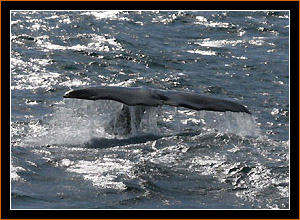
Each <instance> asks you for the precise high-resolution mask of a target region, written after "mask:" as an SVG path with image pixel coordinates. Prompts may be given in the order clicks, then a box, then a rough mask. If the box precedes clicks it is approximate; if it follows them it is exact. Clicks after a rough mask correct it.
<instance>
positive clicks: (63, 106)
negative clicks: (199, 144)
mask: <svg viewBox="0 0 300 220" xmlns="http://www.w3.org/2000/svg"><path fill="white" fill-rule="evenodd" d="M141 107H142V110H141ZM121 109H122V104H121V103H118V102H115V101H106V100H101V101H89V100H76V99H68V100H65V101H64V102H61V103H59V105H58V106H57V110H56V111H55V112H54V113H53V115H52V116H51V119H50V120H49V122H48V124H47V125H46V126H47V127H46V128H45V127H44V129H42V130H43V132H42V133H41V134H40V135H39V136H38V137H37V138H36V139H35V141H37V142H38V143H39V144H42V143H47V144H69V145H82V144H85V143H88V142H89V141H90V140H91V139H95V138H96V139H99V138H100V139H101V138H105V139H124V138H125V139H126V138H130V137H134V136H141V135H145V134H146V135H148V134H154V135H158V134H159V135H176V134H179V133H184V132H199V133H203V132H221V133H233V134H236V135H239V136H243V137H244V136H251V137H258V136H260V135H261V132H260V129H259V127H258V126H257V123H256V122H255V119H254V118H253V116H251V115H249V114H245V113H231V112H225V113H219V112H206V111H200V112H197V111H193V110H188V109H183V108H177V107H175V108H174V107H165V106H162V107H147V106H129V107H128V109H129V112H128V114H129V117H130V118H129V119H128V120H127V121H126V120H124V117H125V116H124V115H120V112H121ZM125 123H127V126H129V127H130V130H129V132H125V131H128V130H126V129H127V128H126V127H122V126H124V124H125ZM40 126H42V125H40ZM44 126H45V125H44ZM39 130H41V129H39Z"/></svg>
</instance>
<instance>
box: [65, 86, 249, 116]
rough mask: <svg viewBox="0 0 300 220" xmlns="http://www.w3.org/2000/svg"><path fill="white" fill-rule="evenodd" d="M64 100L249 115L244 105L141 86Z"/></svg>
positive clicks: (73, 94)
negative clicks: (99, 100) (169, 106)
mask: <svg viewBox="0 0 300 220" xmlns="http://www.w3.org/2000/svg"><path fill="white" fill-rule="evenodd" d="M64 98H76V99H87V100H98V99H106V100H115V101H118V102H121V103H123V104H126V105H128V106H135V105H146V106H159V105H171V106H178V107H185V108H189V109H193V110H197V111H201V110H207V111H218V112H226V111H231V112H245V113H248V114H251V113H250V111H249V110H248V109H247V108H246V107H245V106H243V105H241V104H239V103H236V102H233V101H229V100H226V99H220V98H216V97H211V96H206V95H200V94H197V93H191V92H183V91H175V90H160V89H150V88H141V87H117V86H100V87H92V88H85V89H78V90H71V91H69V92H67V93H66V94H65V95H64Z"/></svg>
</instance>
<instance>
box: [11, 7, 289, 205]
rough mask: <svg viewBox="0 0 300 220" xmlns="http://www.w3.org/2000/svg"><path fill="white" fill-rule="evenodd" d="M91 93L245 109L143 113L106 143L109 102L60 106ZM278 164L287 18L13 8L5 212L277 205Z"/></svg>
mask: <svg viewBox="0 0 300 220" xmlns="http://www.w3.org/2000/svg"><path fill="white" fill-rule="evenodd" d="M97 85H102V86H103V85H104V86H124V87H135V86H141V87H148V88H158V89H172V90H179V91H189V92H196V93H199V94H205V95H211V96H215V97H219V98H226V99H230V100H234V101H236V102H239V103H241V104H243V105H245V106H246V107H247V108H248V109H249V110H250V112H251V113H252V114H251V115H249V114H245V113H231V112H225V113H224V112H223V113H220V112H210V111H199V112H197V111H194V110H190V109H186V108H181V107H171V106H160V107H147V109H146V113H145V114H144V116H143V118H142V120H141V124H140V126H139V127H138V128H137V129H134V130H132V131H131V133H130V134H127V135H121V134H111V133H108V132H107V130H106V127H107V126H108V124H109V122H110V121H111V120H113V119H114V118H116V114H117V111H118V110H119V109H120V108H121V107H122V105H121V104H120V103H118V102H115V101H107V100H106V101H104V100H99V101H88V100H76V99H64V98H63V95H64V93H65V92H67V91H69V90H70V89H76V88H85V87H92V86H97ZM134 108H135V107H130V110H131V111H132V110H134ZM132 120H134V119H132ZM289 168H290V167H289V13H288V12H287V11H251V12H250V11H249V12H247V11H12V12H11V208H12V209H288V208H289V206H290V204H289V197H290V194H289V178H290V176H289Z"/></svg>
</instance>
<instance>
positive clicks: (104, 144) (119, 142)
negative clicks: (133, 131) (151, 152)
mask: <svg viewBox="0 0 300 220" xmlns="http://www.w3.org/2000/svg"><path fill="white" fill-rule="evenodd" d="M162 137H163V136H159V135H153V134H147V135H142V136H134V137H129V138H121V139H109V138H92V139H91V140H90V141H89V142H87V143H86V144H85V147H87V148H109V147H115V146H125V145H131V144H142V143H145V142H147V141H155V140H158V139H160V138H162Z"/></svg>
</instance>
